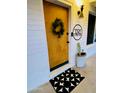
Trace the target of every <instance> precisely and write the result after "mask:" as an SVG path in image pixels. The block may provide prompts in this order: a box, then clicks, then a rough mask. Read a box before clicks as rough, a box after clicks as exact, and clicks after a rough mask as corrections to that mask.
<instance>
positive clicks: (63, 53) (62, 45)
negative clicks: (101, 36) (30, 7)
mask: <svg viewBox="0 0 124 93" xmlns="http://www.w3.org/2000/svg"><path fill="white" fill-rule="evenodd" d="M43 5H44V16H45V27H46V35H47V45H48V53H49V65H50V71H53V70H55V69H57V68H59V67H61V66H63V65H65V64H67V63H68V15H69V14H68V13H69V10H68V8H65V7H62V6H59V5H56V4H53V3H50V2H47V1H45V0H44V1H43ZM56 18H57V19H61V21H62V22H63V28H64V32H63V35H61V37H59V38H58V36H57V35H55V34H54V33H53V31H52V23H53V22H54V21H55V20H56Z"/></svg>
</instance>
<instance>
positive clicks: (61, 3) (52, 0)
mask: <svg viewBox="0 0 124 93" xmlns="http://www.w3.org/2000/svg"><path fill="white" fill-rule="evenodd" d="M43 1H47V2H50V3H53V4H56V5H59V6H62V7H65V8H68V12H69V13H68V33H69V35H68V41H69V44H68V61H69V62H68V63H67V64H70V39H71V25H72V24H71V13H72V4H71V3H70V2H68V1H64V0H56V1H55V0H43ZM43 6H44V4H43ZM43 15H44V24H45V14H44V9H43ZM44 26H45V25H44ZM45 31H46V29H45ZM46 35H47V33H46ZM47 47H48V43H47ZM48 55H49V53H48ZM48 58H49V57H48ZM48 60H49V59H48ZM48 63H49V62H48ZM67 64H65V65H67ZM65 65H63V66H65ZM63 66H61V67H63ZM61 67H60V68H61ZM49 69H50V66H49ZM57 69H58V68H57ZM55 70H56V69H55ZM53 71H54V70H53ZM53 71H52V72H53ZM58 73H59V72H58Z"/></svg>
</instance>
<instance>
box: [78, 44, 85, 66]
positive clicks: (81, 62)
mask: <svg viewBox="0 0 124 93" xmlns="http://www.w3.org/2000/svg"><path fill="white" fill-rule="evenodd" d="M85 57H86V52H84V50H82V51H81V46H80V43H77V54H76V66H77V67H84V66H85V59H86V58H85Z"/></svg>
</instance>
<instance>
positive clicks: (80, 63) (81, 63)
mask: <svg viewBox="0 0 124 93" xmlns="http://www.w3.org/2000/svg"><path fill="white" fill-rule="evenodd" d="M85 65H86V56H84V55H83V56H76V66H77V67H85Z"/></svg>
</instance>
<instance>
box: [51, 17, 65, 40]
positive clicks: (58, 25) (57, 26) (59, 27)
mask: <svg viewBox="0 0 124 93" xmlns="http://www.w3.org/2000/svg"><path fill="white" fill-rule="evenodd" d="M52 32H53V34H55V35H58V38H60V37H61V35H63V34H64V25H63V22H62V20H61V19H58V18H56V19H55V21H54V22H53V23H52Z"/></svg>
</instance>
